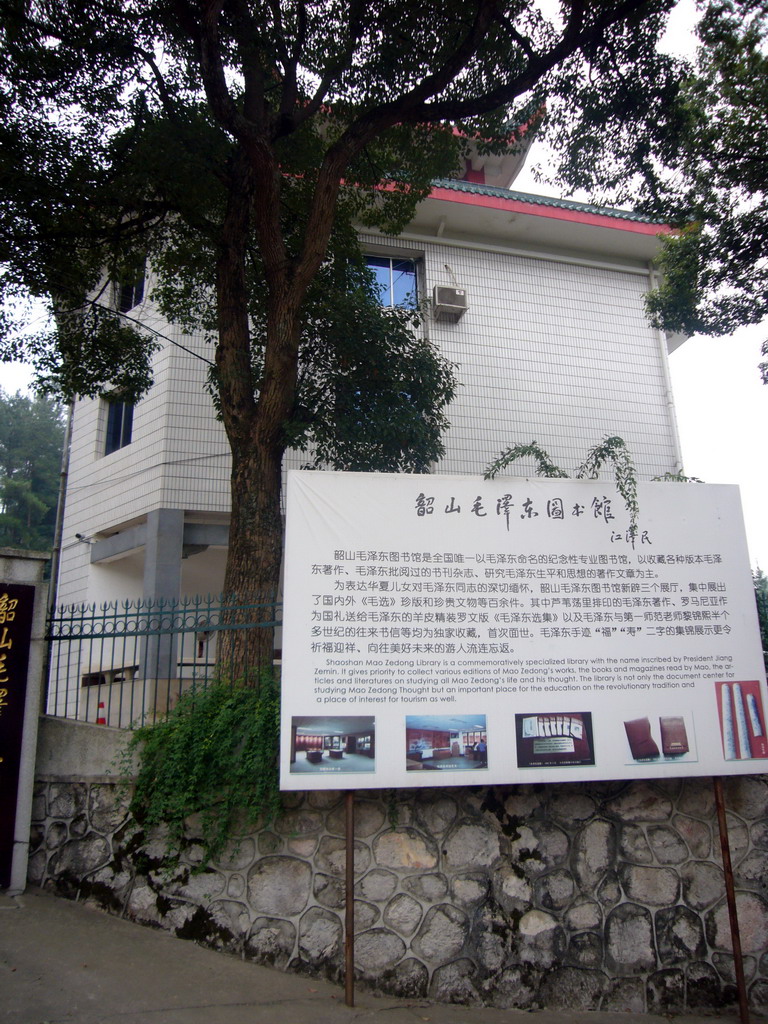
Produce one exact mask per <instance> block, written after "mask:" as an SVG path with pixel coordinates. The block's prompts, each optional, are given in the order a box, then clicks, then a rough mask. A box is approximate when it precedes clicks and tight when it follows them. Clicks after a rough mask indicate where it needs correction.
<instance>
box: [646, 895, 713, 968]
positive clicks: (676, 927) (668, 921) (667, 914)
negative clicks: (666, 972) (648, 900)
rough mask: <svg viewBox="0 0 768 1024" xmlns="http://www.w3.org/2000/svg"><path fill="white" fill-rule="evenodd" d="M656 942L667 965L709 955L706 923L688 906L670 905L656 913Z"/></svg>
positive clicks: (661, 958) (663, 961)
mask: <svg viewBox="0 0 768 1024" xmlns="http://www.w3.org/2000/svg"><path fill="white" fill-rule="evenodd" d="M656 944H657V947H658V952H659V960H660V961H661V962H662V964H664V965H665V966H668V965H670V964H676V963H690V961H691V960H702V959H703V958H704V957H706V955H707V943H706V940H705V938H704V925H703V924H702V921H701V918H700V917H699V915H698V914H694V912H693V911H692V910H689V909H688V908H687V907H680V906H678V907H668V908H666V909H665V910H660V911H659V912H658V913H657V914H656Z"/></svg>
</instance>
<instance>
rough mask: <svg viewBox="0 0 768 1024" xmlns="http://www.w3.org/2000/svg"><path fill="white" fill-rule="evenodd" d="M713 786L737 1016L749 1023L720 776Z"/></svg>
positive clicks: (743, 1023) (742, 1021) (744, 1023)
mask: <svg viewBox="0 0 768 1024" xmlns="http://www.w3.org/2000/svg"><path fill="white" fill-rule="evenodd" d="M712 782H713V784H714V788H715V806H716V808H717V823H718V825H719V827H720V849H721V850H722V854H723V872H724V873H725V896H726V900H727V903H728V918H729V920H730V923H731V945H732V946H733V967H734V971H735V973H736V991H737V992H738V995H739V1016H740V1019H741V1024H749V1006H748V1005H747V984H746V981H745V980H744V959H743V957H742V955H741V936H740V935H739V918H738V916H737V914H736V890H735V888H734V885H733V868H732V866H731V847H730V845H729V843H728V824H727V822H726V820H725V798H724V796H723V780H722V778H720V776H715V777H713V779H712Z"/></svg>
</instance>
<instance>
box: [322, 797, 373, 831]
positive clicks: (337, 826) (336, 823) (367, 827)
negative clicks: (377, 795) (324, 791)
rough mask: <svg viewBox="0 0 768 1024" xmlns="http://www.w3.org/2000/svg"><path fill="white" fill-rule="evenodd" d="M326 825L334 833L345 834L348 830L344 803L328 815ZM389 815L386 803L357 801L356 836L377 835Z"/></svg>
mask: <svg viewBox="0 0 768 1024" xmlns="http://www.w3.org/2000/svg"><path fill="white" fill-rule="evenodd" d="M325 820H326V827H327V829H328V831H329V832H332V833H333V834H334V835H337V836H343V835H346V832H347V814H346V807H345V805H344V804H343V803H342V804H340V805H339V806H338V807H335V808H334V809H333V810H332V811H331V812H330V813H329V814H328V815H327V817H326V819H325ZM386 820H387V816H386V812H385V809H384V805H383V804H382V803H381V802H380V801H374V800H356V801H355V836H356V837H357V838H358V839H367V838H368V837H369V836H373V835H375V834H376V833H377V832H378V831H379V830H380V829H381V828H382V827H383V825H384V824H385V823H386Z"/></svg>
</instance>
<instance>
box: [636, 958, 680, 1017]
mask: <svg viewBox="0 0 768 1024" xmlns="http://www.w3.org/2000/svg"><path fill="white" fill-rule="evenodd" d="M645 991H646V1000H647V1005H648V1013H657V1014H659V1015H660V1016H668V1015H670V1014H673V1013H682V1012H683V1010H684V1009H685V975H684V973H683V971H682V969H681V968H677V967H668V968H665V969H664V970H661V971H655V972H654V973H653V974H652V975H651V976H650V977H649V978H648V981H647V982H646V986H645Z"/></svg>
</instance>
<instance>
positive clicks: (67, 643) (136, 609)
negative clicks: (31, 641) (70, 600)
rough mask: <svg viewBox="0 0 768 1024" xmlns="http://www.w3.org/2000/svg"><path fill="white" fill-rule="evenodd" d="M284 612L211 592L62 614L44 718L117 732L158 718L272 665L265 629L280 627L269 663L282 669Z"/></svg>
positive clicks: (56, 623) (53, 625)
mask: <svg viewBox="0 0 768 1024" xmlns="http://www.w3.org/2000/svg"><path fill="white" fill-rule="evenodd" d="M281 611H282V608H281V606H280V605H269V606H264V605H240V604H232V603H230V602H227V601H225V600H223V599H222V598H221V597H210V596H209V597H190V598H184V599H181V600H179V601H162V600H158V601H123V602H114V603H108V604H103V605H99V606H97V605H85V604H84V605H72V606H69V607H64V608H60V609H57V611H56V613H55V615H54V616H53V617H52V618H51V620H50V622H49V624H48V634H47V639H48V641H49V645H50V647H49V651H50V658H49V661H50V665H49V674H48V693H47V702H46V704H47V707H46V710H47V713H48V714H50V715H57V716H59V717H63V718H75V719H78V720H80V721H84V722H93V723H97V724H100V725H110V726H114V727H116V728H133V727H135V726H138V725H144V724H148V723H151V722H154V721H156V720H157V718H158V717H162V716H164V715H166V714H167V713H168V711H170V710H171V709H172V708H173V707H174V706H175V704H176V703H177V702H178V699H179V697H180V696H181V694H182V693H184V692H185V691H187V690H190V689H191V688H193V687H205V686H208V685H209V684H210V683H211V682H212V681H214V680H217V679H224V680H229V681H235V682H236V681H237V680H238V679H239V678H241V677H242V676H243V675H246V674H248V675H250V674H252V673H258V672H259V671H260V670H261V669H262V668H263V667H265V666H264V664H263V661H264V659H263V657H262V658H261V659H260V656H259V651H260V650H261V649H262V648H263V643H262V644H261V645H259V644H258V643H257V642H256V641H257V639H261V640H263V636H261V637H258V635H257V634H258V631H262V630H264V629H269V630H272V631H274V634H275V638H276V639H275V641H274V647H272V646H271V645H270V651H273V650H274V654H273V657H272V658H271V664H275V662H278V663H279V654H280V652H279V638H280V620H281Z"/></svg>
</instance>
